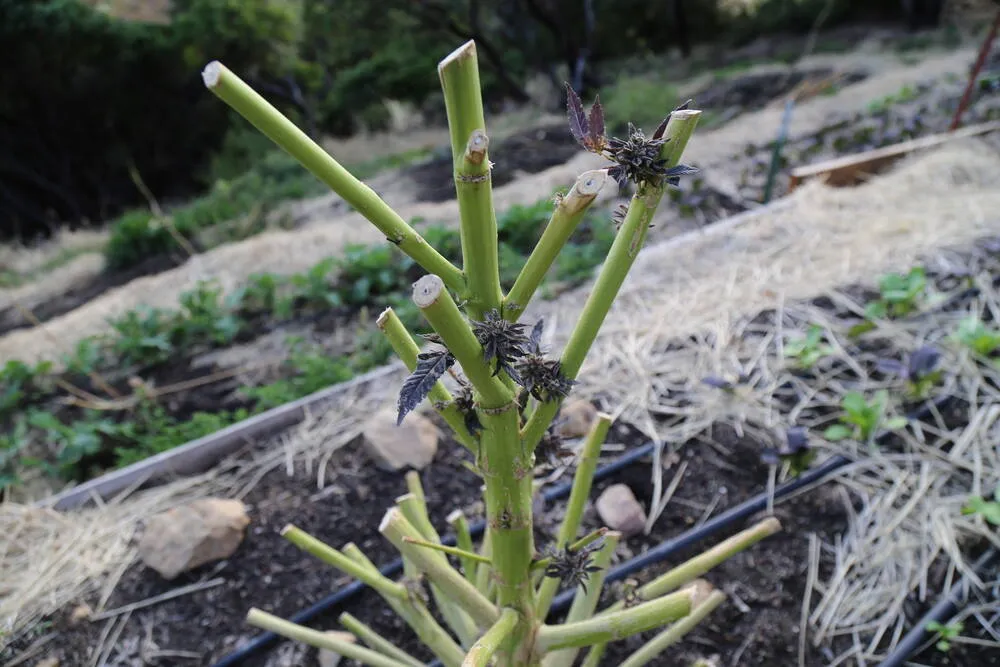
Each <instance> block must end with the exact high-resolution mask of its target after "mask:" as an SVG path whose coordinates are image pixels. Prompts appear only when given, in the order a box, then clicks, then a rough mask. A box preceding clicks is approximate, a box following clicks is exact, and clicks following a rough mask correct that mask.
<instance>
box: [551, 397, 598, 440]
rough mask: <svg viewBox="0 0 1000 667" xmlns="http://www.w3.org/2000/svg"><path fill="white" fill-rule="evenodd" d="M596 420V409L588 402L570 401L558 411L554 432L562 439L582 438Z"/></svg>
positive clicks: (580, 400)
mask: <svg viewBox="0 0 1000 667" xmlns="http://www.w3.org/2000/svg"><path fill="white" fill-rule="evenodd" d="M596 418H597V408H595V407H594V405H593V404H592V403H591V402H590V401H585V400H583V399H570V400H568V401H566V402H565V403H563V405H562V408H561V409H560V410H559V425H558V426H557V427H556V432H557V433H558V434H559V435H561V436H562V437H564V438H582V437H583V436H585V435H587V433H589V432H590V426H591V425H592V424H593V423H594V420H595V419H596Z"/></svg>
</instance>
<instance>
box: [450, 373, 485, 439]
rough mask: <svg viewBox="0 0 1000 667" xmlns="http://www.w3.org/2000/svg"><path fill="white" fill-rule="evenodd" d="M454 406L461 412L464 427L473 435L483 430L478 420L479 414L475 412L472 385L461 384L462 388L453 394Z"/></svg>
mask: <svg viewBox="0 0 1000 667" xmlns="http://www.w3.org/2000/svg"><path fill="white" fill-rule="evenodd" d="M455 407H456V408H458V411H459V412H461V413H462V420H463V421H464V422H465V428H466V429H468V431H469V433H470V434H472V436H473V437H475V436H477V435H479V433H480V431H482V430H483V424H482V422H480V421H479V414H478V413H477V412H476V400H475V398H474V397H473V395H472V387H471V386H469V385H467V384H463V385H462V388H461V389H460V390H459V391H458V394H456V396H455Z"/></svg>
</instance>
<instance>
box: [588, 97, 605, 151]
mask: <svg viewBox="0 0 1000 667" xmlns="http://www.w3.org/2000/svg"><path fill="white" fill-rule="evenodd" d="M587 121H588V123H589V125H590V127H589V128H588V132H587V144H588V145H589V146H591V147H599V146H602V145H603V144H604V109H603V108H602V107H601V98H600V96H598V97H595V98H594V104H593V105H592V106H591V107H590V116H589V117H588V118H587Z"/></svg>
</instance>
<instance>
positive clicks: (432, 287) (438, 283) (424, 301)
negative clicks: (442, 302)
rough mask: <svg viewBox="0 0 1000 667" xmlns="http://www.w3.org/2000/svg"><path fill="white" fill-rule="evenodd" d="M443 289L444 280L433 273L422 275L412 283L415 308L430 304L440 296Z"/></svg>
mask: <svg viewBox="0 0 1000 667" xmlns="http://www.w3.org/2000/svg"><path fill="white" fill-rule="evenodd" d="M443 289H444V281H442V280H441V279H440V278H438V277H437V276H435V275H428V276H424V277H423V278H421V279H420V280H418V281H417V282H415V283H413V303H415V304H417V308H426V307H427V306H430V305H432V304H433V303H434V302H435V301H437V298H438V297H439V296H441V291H442V290H443Z"/></svg>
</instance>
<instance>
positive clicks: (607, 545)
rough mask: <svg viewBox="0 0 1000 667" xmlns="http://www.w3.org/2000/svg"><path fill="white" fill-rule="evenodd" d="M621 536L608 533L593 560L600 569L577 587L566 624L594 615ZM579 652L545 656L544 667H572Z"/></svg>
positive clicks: (576, 650)
mask: <svg viewBox="0 0 1000 667" xmlns="http://www.w3.org/2000/svg"><path fill="white" fill-rule="evenodd" d="M621 536H622V534H621V533H619V532H618V531H612V532H610V533H608V535H607V537H606V538H605V539H606V541H605V542H604V544H603V545H602V546H601V550H600V551H598V552H597V554H596V555H595V556H594V559H593V564H594V566H595V567H599V568H600V569H599V570H597V571H596V572H590V573H589V574H588V575H587V581H586V587H583V586H577V589H576V595H575V596H573V604H572V605H571V606H570V608H569V612H567V613H566V623H577V622H579V621H584V620H586V619H588V618H590V617H592V616H593V615H594V610H595V609H596V608H597V603H598V601H599V600H600V599H601V588H602V587H603V586H604V577H605V575H607V568H608V565H609V564H610V562H611V556H612V555H613V554H614V552H615V548H616V547H617V546H618V541H619V540H620V539H621ZM579 652H580V649H578V648H567V649H563V650H561V651H555V652H553V653H549V654H548V655H547V656H545V660H544V661H543V665H544V667H570V666H571V665H572V664H573V663H574V662H575V661H576V656H577V654H578V653H579Z"/></svg>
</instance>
